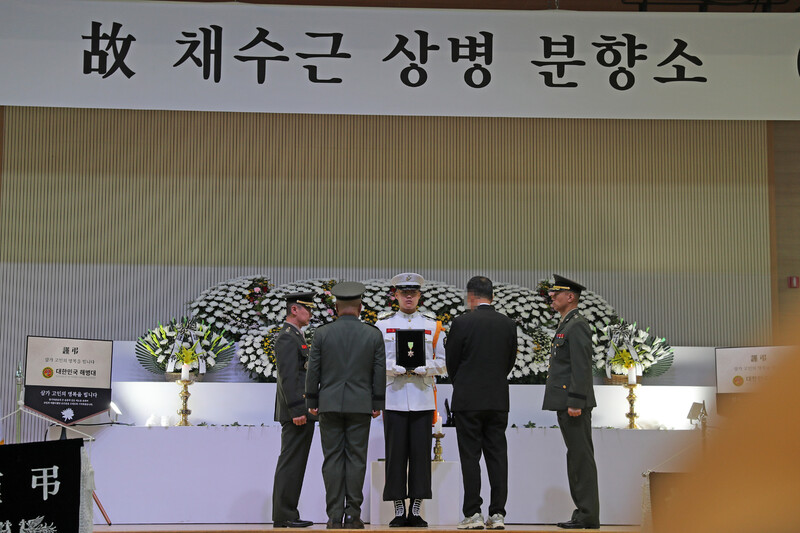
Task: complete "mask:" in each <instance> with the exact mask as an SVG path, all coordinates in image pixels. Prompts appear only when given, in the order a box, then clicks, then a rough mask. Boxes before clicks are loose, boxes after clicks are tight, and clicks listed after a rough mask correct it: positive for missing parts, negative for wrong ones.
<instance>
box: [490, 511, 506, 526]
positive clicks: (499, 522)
mask: <svg viewBox="0 0 800 533" xmlns="http://www.w3.org/2000/svg"><path fill="white" fill-rule="evenodd" d="M504 520H505V517H504V516H503V515H501V514H500V513H495V514H493V515H492V516H490V517H489V519H488V520H487V521H486V529H505V528H506V523H505V521H504Z"/></svg>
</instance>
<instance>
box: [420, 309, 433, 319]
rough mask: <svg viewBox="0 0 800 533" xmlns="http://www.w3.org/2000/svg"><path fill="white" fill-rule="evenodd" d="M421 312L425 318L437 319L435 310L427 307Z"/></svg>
mask: <svg viewBox="0 0 800 533" xmlns="http://www.w3.org/2000/svg"><path fill="white" fill-rule="evenodd" d="M420 314H421V315H422V316H424V317H425V318H430V319H431V320H436V313H434V312H433V311H428V310H427V309H426V310H425V311H422V312H421V313H420Z"/></svg>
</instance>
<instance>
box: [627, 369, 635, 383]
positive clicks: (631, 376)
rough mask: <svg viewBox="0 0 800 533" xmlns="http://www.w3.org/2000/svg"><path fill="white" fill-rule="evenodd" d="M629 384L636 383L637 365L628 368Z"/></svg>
mask: <svg viewBox="0 0 800 533" xmlns="http://www.w3.org/2000/svg"><path fill="white" fill-rule="evenodd" d="M628 385H636V365H631V366H630V368H628Z"/></svg>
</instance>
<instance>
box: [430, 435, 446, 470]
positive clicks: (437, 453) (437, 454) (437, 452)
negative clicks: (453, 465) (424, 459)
mask: <svg viewBox="0 0 800 533" xmlns="http://www.w3.org/2000/svg"><path fill="white" fill-rule="evenodd" d="M433 438H434V439H436V444H434V445H433V462H434V463H441V462H442V461H444V459H443V458H442V439H443V438H444V433H434V434H433Z"/></svg>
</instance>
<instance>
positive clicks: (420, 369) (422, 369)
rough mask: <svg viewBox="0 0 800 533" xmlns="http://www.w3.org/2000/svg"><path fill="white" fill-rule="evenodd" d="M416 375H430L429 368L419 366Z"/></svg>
mask: <svg viewBox="0 0 800 533" xmlns="http://www.w3.org/2000/svg"><path fill="white" fill-rule="evenodd" d="M414 373H415V374H419V375H420V376H424V375H425V374H427V373H428V367H426V366H418V367H417V368H415V369H414Z"/></svg>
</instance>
